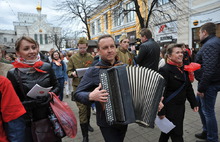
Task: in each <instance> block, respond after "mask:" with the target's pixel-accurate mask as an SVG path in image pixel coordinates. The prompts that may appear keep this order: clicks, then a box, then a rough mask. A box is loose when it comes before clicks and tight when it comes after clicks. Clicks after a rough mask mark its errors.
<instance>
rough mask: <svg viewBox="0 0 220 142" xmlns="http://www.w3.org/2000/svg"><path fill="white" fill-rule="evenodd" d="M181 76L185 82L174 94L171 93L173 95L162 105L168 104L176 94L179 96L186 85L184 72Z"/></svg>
mask: <svg viewBox="0 0 220 142" xmlns="http://www.w3.org/2000/svg"><path fill="white" fill-rule="evenodd" d="M183 76H184V79H185V82H184V83H183V85H182V86H180V88H179V89H177V90H176V91H175V92H173V93H172V94H171V95H170V96H169V97H168V98H167V99H166V100H165V101H164V104H166V103H168V102H169V101H170V100H171V99H172V98H174V97H175V96H176V95H177V94H179V93H180V91H182V90H183V88H184V86H185V85H186V75H185V73H184V72H183Z"/></svg>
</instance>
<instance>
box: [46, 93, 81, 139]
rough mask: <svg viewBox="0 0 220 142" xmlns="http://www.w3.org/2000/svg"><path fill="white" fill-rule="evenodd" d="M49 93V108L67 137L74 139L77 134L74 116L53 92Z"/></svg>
mask: <svg viewBox="0 0 220 142" xmlns="http://www.w3.org/2000/svg"><path fill="white" fill-rule="evenodd" d="M49 93H50V94H51V96H52V101H51V102H50V106H51V108H52V110H53V112H54V114H55V115H56V117H57V119H58V121H59V123H60V125H61V127H62V128H63V130H64V132H65V133H66V135H67V136H68V137H70V138H74V137H75V136H76V134H77V121H76V117H75V114H74V113H73V111H72V110H71V108H70V107H69V106H68V104H67V103H66V102H62V101H60V99H59V98H58V96H57V95H56V94H54V93H53V92H49Z"/></svg>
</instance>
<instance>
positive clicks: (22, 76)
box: [7, 36, 60, 142]
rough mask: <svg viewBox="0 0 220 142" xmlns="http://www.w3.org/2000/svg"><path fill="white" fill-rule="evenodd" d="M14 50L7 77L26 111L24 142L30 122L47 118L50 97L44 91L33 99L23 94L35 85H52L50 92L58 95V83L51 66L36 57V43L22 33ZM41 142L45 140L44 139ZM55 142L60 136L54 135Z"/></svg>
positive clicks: (46, 86)
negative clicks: (11, 67) (14, 54)
mask: <svg viewBox="0 0 220 142" xmlns="http://www.w3.org/2000/svg"><path fill="white" fill-rule="evenodd" d="M15 50H16V54H17V56H18V58H17V59H16V61H15V62H14V63H13V65H14V69H11V70H10V71H9V72H8V74H7V77H8V78H9V80H11V82H12V84H13V87H14V89H15V91H16V93H17V94H18V97H19V98H20V100H21V102H22V104H23V105H24V107H25V109H26V111H27V113H26V114H25V115H24V118H25V121H26V133H25V134H26V136H25V138H26V141H25V142H32V141H33V136H32V132H31V123H32V122H37V121H39V120H42V119H45V118H48V114H49V101H50V100H51V98H50V95H48V94H47V93H46V94H47V95H44V96H42V95H41V93H45V92H44V91H40V90H39V93H40V95H38V96H35V97H36V98H35V99H34V98H31V97H29V96H27V94H28V93H31V92H32V91H30V90H31V89H32V88H33V87H34V86H35V85H36V84H38V85H39V86H40V88H41V87H42V88H48V87H52V89H51V90H50V92H54V93H55V94H58V92H59V84H58V82H57V79H56V76H55V74H54V71H53V69H52V68H51V65H50V64H49V63H46V62H42V61H41V60H40V56H39V46H37V43H36V41H35V40H33V39H32V38H30V37H26V36H22V37H21V38H19V39H18V40H17V41H16V43H15ZM52 131H53V130H52ZM54 136H55V135H54ZM55 137H56V136H55ZM44 141H48V139H45V140H44ZM57 141H60V139H59V138H58V140H57Z"/></svg>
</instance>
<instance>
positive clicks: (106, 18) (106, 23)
mask: <svg viewBox="0 0 220 142" xmlns="http://www.w3.org/2000/svg"><path fill="white" fill-rule="evenodd" d="M104 18H105V29H106V30H107V29H108V13H106V14H105V17H104Z"/></svg>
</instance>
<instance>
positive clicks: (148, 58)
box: [134, 28, 160, 71]
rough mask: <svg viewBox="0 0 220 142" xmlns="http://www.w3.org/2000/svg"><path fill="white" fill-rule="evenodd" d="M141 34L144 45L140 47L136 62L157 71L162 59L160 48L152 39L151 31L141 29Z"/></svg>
mask: <svg viewBox="0 0 220 142" xmlns="http://www.w3.org/2000/svg"><path fill="white" fill-rule="evenodd" d="M140 34H141V42H142V44H141V45H140V48H139V53H138V55H137V56H135V57H134V60H135V62H136V63H137V64H138V65H139V66H143V67H146V68H150V69H152V70H155V71H157V70H158V64H159V59H160V46H159V44H157V42H156V41H154V39H153V38H152V33H151V31H150V30H149V29H147V28H143V29H141V32H140Z"/></svg>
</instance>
